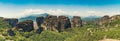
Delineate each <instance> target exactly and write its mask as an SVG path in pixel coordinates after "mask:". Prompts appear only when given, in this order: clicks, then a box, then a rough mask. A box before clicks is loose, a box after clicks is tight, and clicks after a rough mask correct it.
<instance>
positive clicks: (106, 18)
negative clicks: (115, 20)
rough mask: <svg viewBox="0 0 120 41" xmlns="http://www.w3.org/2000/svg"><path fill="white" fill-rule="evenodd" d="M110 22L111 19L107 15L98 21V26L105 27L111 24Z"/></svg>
mask: <svg viewBox="0 0 120 41" xmlns="http://www.w3.org/2000/svg"><path fill="white" fill-rule="evenodd" d="M109 20H110V17H109V16H108V15H105V16H103V17H102V18H100V19H99V20H98V21H97V24H98V25H103V24H105V23H107V22H109Z"/></svg>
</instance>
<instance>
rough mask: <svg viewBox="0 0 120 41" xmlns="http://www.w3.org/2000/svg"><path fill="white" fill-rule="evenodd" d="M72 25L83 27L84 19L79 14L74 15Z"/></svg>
mask: <svg viewBox="0 0 120 41" xmlns="http://www.w3.org/2000/svg"><path fill="white" fill-rule="evenodd" d="M71 27H73V28H74V27H82V20H81V17H79V16H74V17H73V19H72V20H71Z"/></svg>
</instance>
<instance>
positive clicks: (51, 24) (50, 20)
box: [41, 16, 58, 32]
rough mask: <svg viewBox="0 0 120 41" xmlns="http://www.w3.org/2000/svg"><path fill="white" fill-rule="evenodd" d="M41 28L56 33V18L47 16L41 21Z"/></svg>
mask: <svg viewBox="0 0 120 41" xmlns="http://www.w3.org/2000/svg"><path fill="white" fill-rule="evenodd" d="M41 27H43V28H44V29H45V30H51V31H56V32H57V31H58V30H57V28H58V21H57V16H47V17H46V18H45V20H44V21H43V23H42V25H41Z"/></svg>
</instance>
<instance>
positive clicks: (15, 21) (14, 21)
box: [3, 18, 18, 27]
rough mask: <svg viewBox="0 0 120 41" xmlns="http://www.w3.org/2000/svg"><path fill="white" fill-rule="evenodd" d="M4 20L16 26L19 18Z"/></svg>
mask: <svg viewBox="0 0 120 41" xmlns="http://www.w3.org/2000/svg"><path fill="white" fill-rule="evenodd" d="M3 21H5V22H7V23H9V25H11V26H12V27H14V26H15V25H16V24H17V23H18V19H16V18H5V19H4V20H3Z"/></svg>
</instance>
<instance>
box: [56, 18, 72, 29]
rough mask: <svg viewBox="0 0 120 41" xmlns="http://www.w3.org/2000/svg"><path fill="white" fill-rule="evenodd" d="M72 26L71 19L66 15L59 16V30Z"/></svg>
mask: <svg viewBox="0 0 120 41" xmlns="http://www.w3.org/2000/svg"><path fill="white" fill-rule="evenodd" d="M69 27H71V23H70V19H69V18H68V17H66V16H59V17H58V30H59V31H63V30H64V29H67V28H69Z"/></svg>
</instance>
